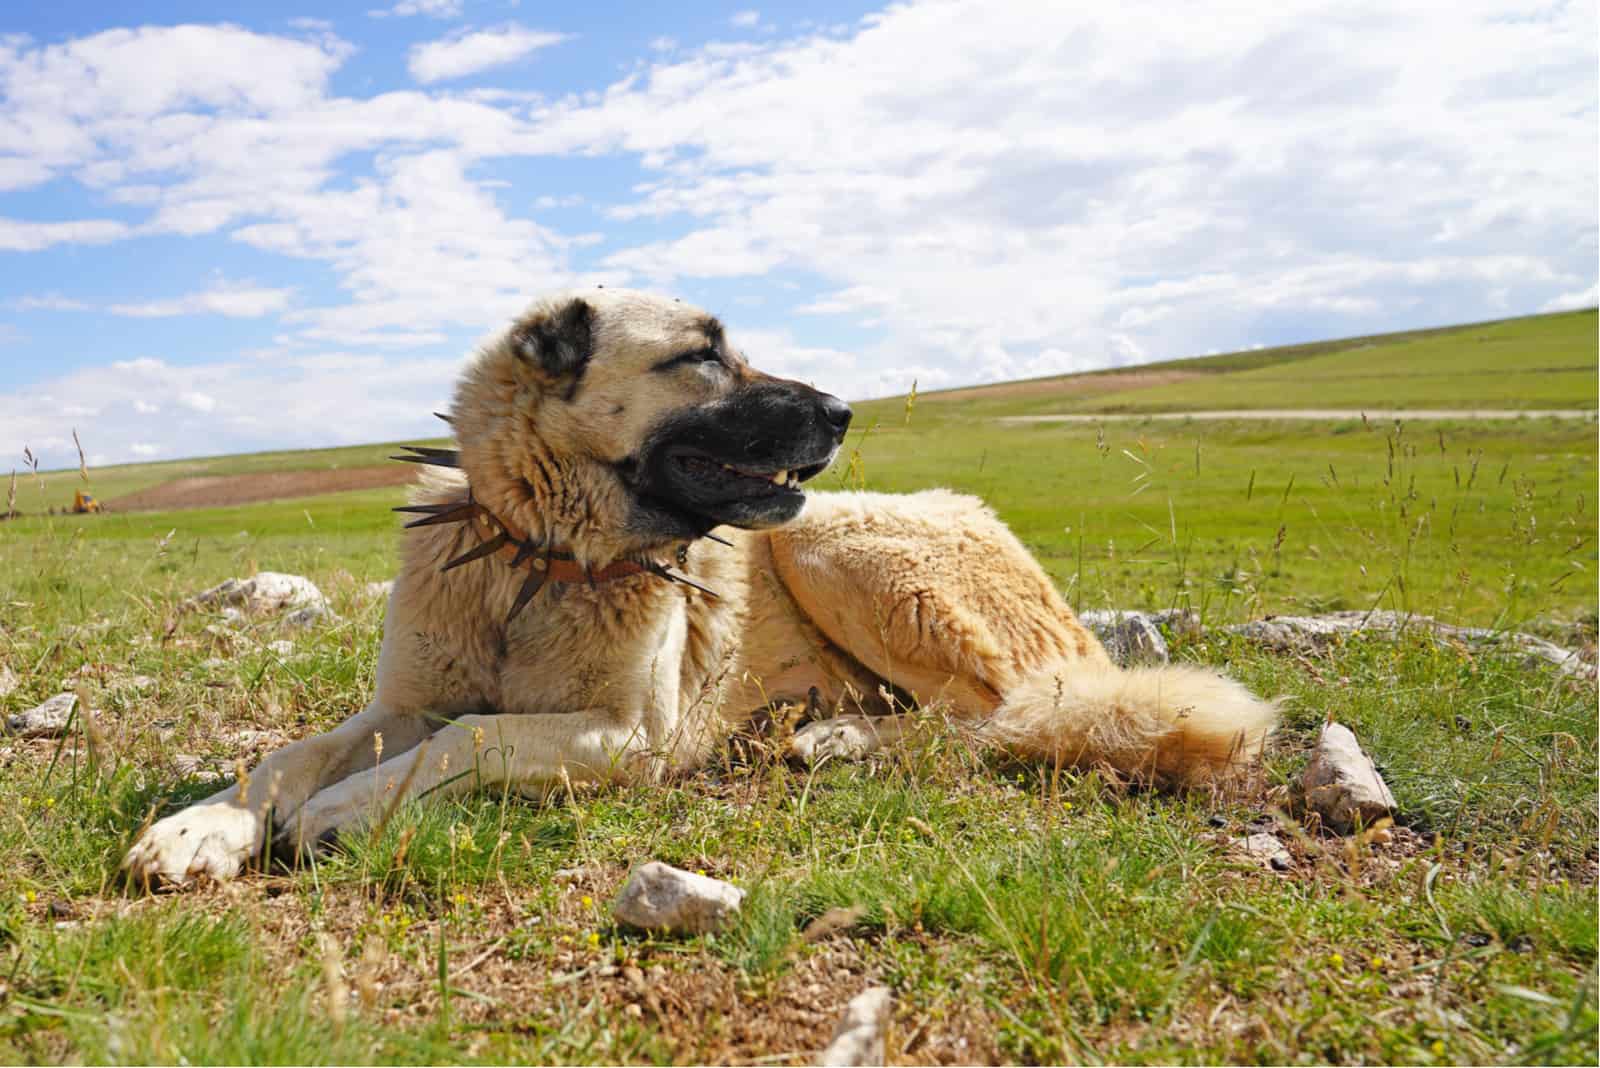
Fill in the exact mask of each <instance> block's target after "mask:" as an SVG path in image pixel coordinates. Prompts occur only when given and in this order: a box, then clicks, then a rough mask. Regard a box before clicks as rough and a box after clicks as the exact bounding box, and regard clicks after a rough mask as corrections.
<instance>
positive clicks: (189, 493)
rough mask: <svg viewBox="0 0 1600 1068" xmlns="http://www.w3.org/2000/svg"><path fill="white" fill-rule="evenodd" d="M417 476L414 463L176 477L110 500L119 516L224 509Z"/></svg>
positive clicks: (394, 482)
mask: <svg viewBox="0 0 1600 1068" xmlns="http://www.w3.org/2000/svg"><path fill="white" fill-rule="evenodd" d="M416 476H417V472H416V469H415V468H413V467H412V466H411V465H409V464H380V465H375V466H372V467H346V468H332V469H327V470H322V471H268V472H263V473H261V474H257V475H201V476H199V477H196V478H175V479H173V480H172V481H171V482H163V483H162V484H161V485H159V486H151V487H150V488H149V489H143V490H140V491H139V492H137V493H130V494H128V495H127V496H125V497H118V498H116V499H114V500H109V501H106V502H105V506H106V508H107V509H109V510H111V511H113V512H165V511H169V510H171V509H176V508H221V507H226V506H228V505H232V504H252V503H254V502H256V501H281V500H288V499H290V498H294V497H314V496H317V495H318V494H322V493H343V492H345V491H347V490H361V489H377V488H380V487H383V486H403V485H405V484H407V483H409V482H411V481H413V480H414V479H415V478H416Z"/></svg>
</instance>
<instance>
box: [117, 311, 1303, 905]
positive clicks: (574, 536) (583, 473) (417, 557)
mask: <svg viewBox="0 0 1600 1068" xmlns="http://www.w3.org/2000/svg"><path fill="white" fill-rule="evenodd" d="M848 418H849V411H848V408H846V407H845V406H844V405H842V404H841V403H840V402H838V401H837V400H835V399H834V398H831V397H828V396H826V395H825V394H820V393H817V392H816V391H814V390H812V389H810V388H808V387H806V386H802V385H800V384H799V383H793V382H785V381H781V380H777V379H773V378H771V377H769V376H765V375H762V374H760V373H758V372H756V371H754V370H753V369H752V368H751V367H750V366H749V365H748V363H746V362H745V361H744V359H743V357H742V356H741V355H740V354H739V353H738V352H737V351H736V350H735V349H733V348H732V347H731V346H730V345H729V344H728V343H727V342H726V341H725V340H724V339H723V337H722V331H721V327H720V326H719V325H718V324H717V322H716V320H714V319H712V318H711V317H710V316H708V315H706V314H705V313H704V312H701V311H698V310H696V309H693V308H690V307H688V306H686V305H683V304H680V303H677V302H676V301H670V300H664V299H661V298H655V297H650V296H646V295H643V294H638V293H631V292H627V291H618V290H609V289H604V290H596V291H592V292H584V293H582V294H567V295H562V296H558V297H553V298H550V299H547V300H544V301H541V302H540V303H538V304H535V305H534V306H533V308H532V309H530V311H529V312H528V313H527V314H526V315H525V316H523V317H522V318H521V319H519V320H518V321H517V322H516V323H514V324H513V325H512V326H511V327H510V328H509V329H508V330H507V331H505V332H504V333H503V334H502V335H500V336H499V337H498V338H497V339H496V340H495V341H493V342H492V343H491V344H489V345H487V346H486V347H485V348H484V349H483V351H482V352H481V353H480V354H479V355H478V357H477V358H476V360H475V361H474V362H473V363H472V364H471V365H470V366H469V367H468V368H467V370H466V372H465V373H464V375H463V377H462V379H461V382H460V383H459V385H458V388H457V391H456V395H455V399H454V404H453V407H452V410H451V412H450V419H451V423H452V425H453V427H454V429H455V433H456V437H457V440H458V442H459V454H460V468H461V471H460V472H459V473H456V472H451V473H450V474H448V475H444V476H440V475H433V474H430V475H429V477H427V478H425V479H424V480H423V482H422V485H421V486H420V488H419V491H418V499H419V500H420V501H421V502H424V503H426V502H442V501H449V500H455V499H464V498H465V494H466V490H467V486H468V485H470V488H471V493H472V497H473V499H474V500H476V501H477V502H479V503H480V504H482V505H483V506H484V507H486V508H487V509H488V510H489V511H491V512H492V513H494V514H495V515H496V516H498V517H500V518H502V519H504V520H506V521H507V522H508V523H510V524H514V525H515V526H516V527H518V528H520V529H521V530H524V531H527V532H528V534H529V536H530V538H531V539H533V540H535V541H538V542H541V543H543V544H547V545H559V546H562V547H564V548H565V549H567V550H568V551H570V552H571V553H573V555H574V556H575V557H576V558H577V561H578V562H579V563H580V564H587V565H592V566H594V567H601V566H603V565H605V564H608V563H610V562H612V561H616V560H619V559H635V560H649V561H658V562H663V563H668V562H674V563H675V565H676V566H678V567H680V568H681V570H682V571H683V573H685V574H686V575H688V576H689V577H691V578H692V579H693V580H694V581H695V582H697V583H699V584H700V585H702V586H704V587H707V588H708V589H710V590H712V591H715V593H716V594H717V596H715V597H712V596H708V595H707V594H705V593H702V592H700V591H698V590H695V589H691V588H688V587H685V586H681V585H676V584H673V583H670V582H668V581H665V580H664V579H662V578H661V577H659V576H657V575H654V574H648V573H642V574H634V575H631V576H628V577H624V578H620V579H616V580H613V581H609V582H604V583H602V584H599V585H594V586H590V585H584V584H569V585H556V584H554V583H552V584H551V585H550V586H549V587H548V588H546V589H544V590H543V591H541V592H540V593H539V595H538V596H537V597H536V598H535V599H534V600H533V601H532V602H531V604H529V605H528V607H527V608H526V609H525V610H524V611H523V612H522V613H521V614H520V615H518V616H517V617H516V618H515V619H514V620H512V621H511V622H509V623H508V622H507V616H508V613H509V612H510V609H511V606H512V602H513V598H514V597H515V595H516V593H517V591H518V587H519V585H520V584H521V581H522V579H523V573H522V572H518V571H515V570H513V569H512V567H511V566H509V564H508V563H507V561H506V560H505V559H504V558H503V557H501V556H491V557H488V558H486V559H484V560H481V561H477V562H474V563H472V564H469V565H467V566H463V567H460V568H457V569H453V570H450V571H448V572H441V570H440V568H441V565H442V564H443V563H444V562H446V561H447V560H449V559H451V558H452V557H453V556H455V555H458V554H459V553H461V552H462V551H463V550H465V549H470V548H471V547H473V546H474V545H476V544H478V543H479V540H480V538H481V536H482V535H481V532H480V531H479V530H478V529H477V527H476V525H475V524H472V523H468V524H464V525H436V526H426V527H422V528H420V529H415V530H408V531H407V533H406V535H405V540H404V546H403V562H402V566H401V571H400V575H399V577H398V578H397V580H396V583H395V587H394V591H393V593H392V595H391V598H390V601H389V606H388V614H387V616H386V618H385V620H384V635H383V648H382V652H381V654H380V657H379V662H378V673H377V687H376V693H375V694H374V696H373V699H372V702H371V704H369V705H368V706H367V708H366V709H365V710H364V711H362V712H361V713H359V714H358V715H356V716H354V717H352V718H351V719H349V720H348V721H346V722H345V723H344V724H343V725H341V726H339V727H338V728H336V729H334V730H332V731H330V732H328V733H326V734H323V735H319V736H316V737H312V738H307V739H304V740H302V741H300V742H297V743H295V744H293V745H290V746H288V747H287V748H285V749H283V750H281V751H279V752H277V753H275V754H273V755H272V756H271V757H269V758H268V759H267V760H266V761H265V762H264V763H263V764H262V765H261V767H259V768H257V769H256V770H255V771H254V772H253V773H252V774H251V775H250V776H249V777H248V780H247V781H246V782H245V783H242V784H241V785H238V786H234V787H230V788H229V789H227V790H224V791H223V792H222V793H219V794H217V795H216V796H214V797H212V798H209V799H207V800H206V801H204V802H201V803H199V804H196V805H194V806H192V807H190V808H188V809H185V810H183V811H181V812H178V813H177V814H175V815H172V816H169V817H167V818H166V819H163V820H161V821H159V822H158V823H156V824H154V825H153V826H151V827H150V828H148V830H146V831H145V833H144V834H143V835H142V836H141V837H140V839H139V840H138V842H137V843H136V844H135V845H134V847H133V848H132V850H131V851H130V852H129V854H128V857H127V861H126V866H127V867H128V869H129V870H130V872H131V873H132V874H133V875H134V876H135V877H137V878H141V879H147V880H165V881H168V882H174V883H184V882H188V881H189V880H191V879H193V878H194V877H196V876H208V877H211V878H215V879H225V878H228V877H230V876H232V875H234V874H236V873H237V872H238V871H239V870H240V868H241V867H242V866H243V865H244V864H245V863H247V862H248V861H249V860H250V859H251V858H252V857H257V856H260V855H263V854H264V853H265V851H266V848H267V846H268V845H269V844H271V843H270V842H269V835H271V834H273V833H276V835H277V837H278V843H277V844H279V845H280V846H286V847H287V848H289V849H291V850H294V849H298V848H299V847H301V846H305V845H309V844H311V843H315V842H317V841H319V840H322V839H325V838H326V837H328V836H329V835H331V834H333V833H334V832H336V831H337V830H338V829H339V828H342V827H345V826H348V825H351V824H355V823H359V822H363V821H369V820H373V819H377V818H379V817H380V816H381V814H382V813H383V812H385V811H388V810H389V809H390V808H391V807H392V806H393V805H394V804H395V803H396V802H397V801H398V800H399V799H400V798H401V797H402V796H415V795H419V794H421V793H424V792H429V791H443V792H451V793H454V792H459V791H463V790H467V789H470V788H472V787H473V786H475V785H495V784H502V785H509V786H512V787H515V788H517V789H520V790H524V791H530V792H535V793H537V792H539V791H541V790H543V789H546V788H548V787H550V786H552V785H556V784H560V783H562V782H564V781H569V780H582V779H589V780H594V779H628V780H633V781H639V782H649V781H654V780H656V779H657V778H658V777H659V776H661V775H663V774H667V773H670V772H673V771H677V770H680V769H686V768H693V767H694V766H696V765H697V764H699V763H701V762H702V761H704V760H705V759H706V758H707V757H708V756H709V755H710V754H711V753H712V752H713V751H714V750H715V748H716V747H717V746H718V745H719V743H720V742H721V741H722V740H723V739H724V738H725V737H726V736H727V734H728V733H729V731H730V730H731V729H732V728H734V727H736V726H737V725H739V724H740V723H741V722H743V721H745V720H748V719H749V718H750V717H751V716H752V714H753V713H755V712H756V711H757V710H759V709H762V708H765V707H771V706H774V705H777V704H779V703H787V702H794V703H798V704H804V705H806V707H808V708H810V709H811V710H812V711H813V712H815V711H816V710H817V709H818V708H819V707H820V708H822V709H825V710H826V711H827V712H829V713H832V715H831V716H827V717H823V718H818V719H816V720H815V721H814V722H813V723H811V724H810V725H809V726H806V727H804V728H802V729H801V730H800V731H799V732H798V733H797V735H796V736H795V739H794V752H795V753H796V754H797V755H800V756H803V757H808V758H811V759H815V758H817V757H819V756H822V755H826V754H835V755H851V754H859V753H861V752H864V751H867V750H870V749H872V748H874V747H876V746H878V745H882V744H890V743H893V742H894V741H895V740H896V739H898V738H899V737H901V735H902V734H903V733H904V732H905V728H904V727H903V726H902V724H904V723H905V722H906V719H905V717H902V716H895V715H882V714H881V713H886V712H890V713H892V712H894V711H895V709H894V708H889V707H885V703H884V700H883V697H882V695H884V694H890V695H894V694H898V695H901V696H902V697H905V696H910V697H914V698H915V699H917V700H919V701H921V702H923V703H924V704H928V705H936V706H937V707H941V708H943V709H945V710H946V711H947V713H948V714H949V715H950V716H951V717H953V718H955V719H957V720H959V721H962V722H963V723H965V724H967V725H968V726H970V729H971V731H972V733H973V734H974V735H975V736H976V737H977V738H978V739H980V740H981V741H983V742H985V743H987V744H992V745H994V746H998V747H1003V748H1005V749H1008V750H1011V751H1013V752H1015V753H1017V754H1020V755H1022V756H1025V757H1030V758H1037V759H1041V760H1045V761H1051V762H1056V763H1060V764H1066V765H1078V766H1088V765H1097V764H1099V765H1109V766H1110V767H1112V768H1115V769H1118V770H1119V771H1121V772H1123V773H1126V774H1129V775H1133V776H1143V777H1147V778H1155V779H1159V780H1164V781H1168V782H1172V783H1175V784H1186V783H1192V782H1194V781H1196V780H1200V779H1206V778H1209V777H1212V776H1216V775H1219V774H1223V773H1226V772H1229V771H1231V770H1233V769H1235V768H1237V767H1239V766H1241V765H1242V764H1243V763H1245V762H1246V761H1248V760H1250V759H1252V758H1253V757H1254V755H1255V754H1256V753H1257V752H1258V751H1259V749H1260V746H1261V745H1262V742H1263V740H1264V738H1265V736H1266V733H1267V732H1268V731H1269V730H1270V729H1271V726H1272V724H1273V720H1274V709H1273V707H1272V705H1271V704H1269V703H1267V702H1263V701H1260V700H1258V699H1256V698H1254V697H1252V696H1251V695H1250V694H1249V693H1248V692H1247V691H1246V690H1245V689H1244V688H1243V687H1241V686H1239V685H1238V684H1237V683H1235V682H1232V681H1230V680H1228V679H1226V678H1224V677H1223V676H1221V675H1218V674H1216V673H1214V672H1212V671H1209V670H1205V669H1202V668H1198V667H1179V666H1173V667H1157V668H1141V669H1135V670H1120V669H1118V668H1117V667H1116V666H1115V665H1113V664H1112V663H1111V661H1110V660H1109V659H1108V658H1107V656H1106V653H1105V651H1104V649H1102V647H1101V646H1100V643H1099V642H1098V641H1097V640H1096V639H1095V637H1094V636H1093V635H1092V634H1091V633H1090V632H1089V631H1087V630H1086V629H1085V628H1084V627H1083V626H1082V625H1081V624H1080V623H1079V622H1078V621H1077V620H1076V619H1075V618H1074V617H1073V615H1072V612H1071V611H1070V610H1069V609H1068V608H1067V606H1066V604H1065V603H1064V602H1063V601H1062V599H1061V597H1060V595H1059V594H1058V593H1057V592H1056V590H1055V588H1054V587H1053V586H1052V585H1051V583H1050V581H1049V580H1048V578H1046V576H1045V574H1044V573H1043V571H1041V570H1040V568H1039V566H1038V564H1037V563H1036V562H1035V561H1034V560H1033V559H1032V558H1031V557H1030V556H1029V554H1028V553H1027V551H1026V550H1025V549H1024V548H1023V547H1022V545H1021V544H1020V543H1019V542H1018V541H1017V539H1016V538H1015V537H1014V536H1013V535H1012V534H1011V532H1010V531H1009V530H1007V529H1006V527H1005V526H1004V524H1002V523H1001V522H1000V521H999V519H998V518H996V516H995V515H994V513H993V512H992V511H990V510H989V509H988V508H986V507H985V506H984V505H983V504H981V503H980V502H979V501H977V500H975V499H973V498H970V497H964V496H959V495H957V494H954V493H950V492H947V491H944V490H929V491H926V492H923V493H916V494H911V495H907V496H892V495H885V494H877V493H818V494H812V495H810V496H809V498H805V499H804V507H803V509H801V501H802V497H801V495H800V494H799V492H798V491H795V490H793V489H792V488H791V489H790V490H787V491H781V488H779V489H774V488H772V487H768V489H767V490H764V491H762V490H759V487H758V488H757V490H756V491H755V492H753V493H752V494H749V495H746V496H740V494H744V493H745V488H748V487H751V486H757V482H759V479H758V480H757V482H750V481H748V477H749V476H748V475H746V476H738V475H737V471H735V469H736V468H737V469H741V470H742V469H743V467H745V466H749V467H751V468H752V469H754V470H756V471H757V473H758V474H759V475H761V476H763V477H764V476H765V475H767V474H769V473H771V472H774V471H778V470H780V469H786V470H802V471H804V473H805V474H807V475H809V474H812V473H815V472H816V471H818V470H821V468H822V466H823V465H825V464H826V463H827V462H828V461H829V460H830V459H831V458H832V456H833V453H834V452H835V451H836V449H837V447H838V444H839V442H840V441H841V440H842V439H843V434H844V427H845V426H846V425H848ZM686 443H687V444H686ZM685 450H689V451H687V452H686V451H685ZM695 450H699V451H695ZM707 450H709V453H707V454H708V455H710V456H711V458H712V459H713V460H722V461H726V464H732V465H733V466H732V467H728V466H726V465H724V467H722V468H717V469H710V474H709V475H707V476H706V477H707V478H708V479H709V480H710V484H711V488H709V489H708V488H706V487H705V486H702V485H700V484H699V483H697V482H696V481H695V479H694V477H693V476H694V475H695V473H696V472H704V471H706V470H708V468H706V467H705V465H704V464H703V463H702V464H701V466H698V467H696V466H693V465H694V463H695V462H696V461H693V460H684V459H683V457H684V456H686V455H689V454H690V453H691V452H692V453H693V455H694V456H701V453H702V452H706V451H707ZM730 450H731V451H732V454H730ZM702 459H703V457H702ZM675 464H676V465H677V466H674V465H675ZM719 470H720V471H722V472H723V473H722V474H720V475H719V474H718V471H719ZM728 472H734V473H732V474H729V473H728ZM740 477H743V478H745V479H746V481H738V479H739V478H740ZM719 479H722V480H728V481H731V482H737V487H742V488H736V489H735V490H728V489H726V488H725V487H723V488H719V487H720V486H721V483H720V482H719V481H718V480H719ZM780 481H783V479H782V478H781V477H780ZM729 494H733V496H729ZM796 511H798V512H799V514H798V515H795V514H794V513H795V512H796ZM713 526H715V528H716V532H717V535H718V536H719V537H721V538H725V539H727V540H728V541H730V542H731V546H728V545H722V544H716V543H714V542H713V541H710V540H700V535H703V534H705V533H707V532H708V530H710V529H711V528H712V527H713ZM680 547H687V555H686V556H684V555H682V554H680V553H679V552H678V550H679V549H680ZM895 703H896V704H898V702H895ZM380 739H381V740H380Z"/></svg>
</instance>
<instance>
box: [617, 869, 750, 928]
mask: <svg viewBox="0 0 1600 1068" xmlns="http://www.w3.org/2000/svg"><path fill="white" fill-rule="evenodd" d="M743 902H744V891H743V890H740V889H739V888H738V887H736V886H733V885H731V884H729V883H725V882H723V881H722V880H721V879H712V878H710V877H708V876H705V875H696V874H695V873H694V872H690V871H684V870H683V869H681V868H674V867H673V866H672V865H670V864H663V863H661V862H660V861H659V860H652V861H650V862H648V863H646V864H641V865H640V866H639V867H637V868H635V869H634V871H633V874H632V875H631V876H629V877H628V882H627V884H626V885H625V886H623V888H622V893H620V894H619V895H617V903H616V905H615V906H614V907H613V908H612V915H613V916H615V917H616V918H617V920H618V921H619V922H621V923H625V924H627V925H628V926H630V927H638V928H641V929H643V930H646V931H662V930H665V931H672V932H676V933H683V934H703V933H705V932H707V931H716V930H719V929H721V928H722V927H723V926H724V925H725V924H726V923H728V921H730V920H731V919H733V917H734V915H735V914H736V913H737V912H738V911H739V906H740V905H741V904H742V903H743Z"/></svg>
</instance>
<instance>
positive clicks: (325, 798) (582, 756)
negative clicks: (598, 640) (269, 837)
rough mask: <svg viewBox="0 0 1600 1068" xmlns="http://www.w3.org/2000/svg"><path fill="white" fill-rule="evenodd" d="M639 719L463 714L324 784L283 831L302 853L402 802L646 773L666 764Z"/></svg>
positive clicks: (286, 842)
mask: <svg viewBox="0 0 1600 1068" xmlns="http://www.w3.org/2000/svg"><path fill="white" fill-rule="evenodd" d="M672 756H673V754H672V753H671V752H670V751H669V747H667V746H657V745H655V744H652V742H651V741H650V739H649V738H648V737H647V734H646V729H645V726H644V724H643V723H641V722H628V721H627V720H626V717H618V716H616V715H615V714H613V713H610V712H600V711H594V712H574V713H567V714H542V715H489V716H463V717H462V718H460V719H458V720H456V721H455V722H454V723H452V724H450V725H448V726H446V727H443V728H441V729H440V730H439V732H438V733H436V734H434V735H433V736H432V737H431V738H429V739H428V740H427V741H425V742H424V743H423V744H421V745H419V746H417V747H416V748H415V749H412V750H410V751H409V752H406V753H402V754H401V755H399V756H397V757H395V758H394V759H393V760H386V761H384V762H383V763H382V764H380V765H378V766H377V767H376V768H373V769H371V770H369V771H363V772H359V773H357V774H355V775H352V776H351V777H350V778H348V779H345V780H344V781H342V782H339V783H335V784H334V785H332V786H330V787H328V788H327V789H325V790H323V791H322V792H321V793H319V794H317V795H316V796H315V797H313V798H311V800H309V801H307V802H306V803H305V805H304V806H303V807H302V808H301V809H300V813H299V816H298V818H296V819H293V820H291V821H290V822H289V824H288V826H286V827H285V828H284V829H283V830H282V831H281V832H280V837H281V839H282V841H281V842H280V845H281V846H284V847H287V848H293V849H296V850H298V849H304V848H306V847H309V846H314V845H315V844H317V843H318V842H323V841H328V840H330V839H331V838H332V837H333V835H334V834H335V833H336V832H338V831H339V830H340V829H342V828H345V827H349V826H351V825H354V824H360V823H371V822H376V821H377V820H379V819H380V818H381V817H382V816H383V814H385V813H386V812H388V811H390V810H391V809H392V808H393V807H394V806H395V805H397V804H399V803H400V802H401V801H403V800H405V799H407V798H411V797H420V796H422V795H424V794H434V793H437V794H441V795H443V796H453V795H456V794H460V793H464V792H466V791H468V790H472V789H476V788H479V787H484V786H498V785H501V784H507V783H509V784H510V785H511V786H512V788H513V789H516V790H518V791H522V790H524V789H527V788H540V787H549V786H553V785H557V784H559V783H561V782H562V781H563V780H567V781H573V782H581V781H600V780H618V779H635V780H640V779H650V778H654V777H655V776H656V775H658V774H660V772H661V771H662V770H664V769H665V768H666V767H667V766H669V765H670V764H671V763H672Z"/></svg>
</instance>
